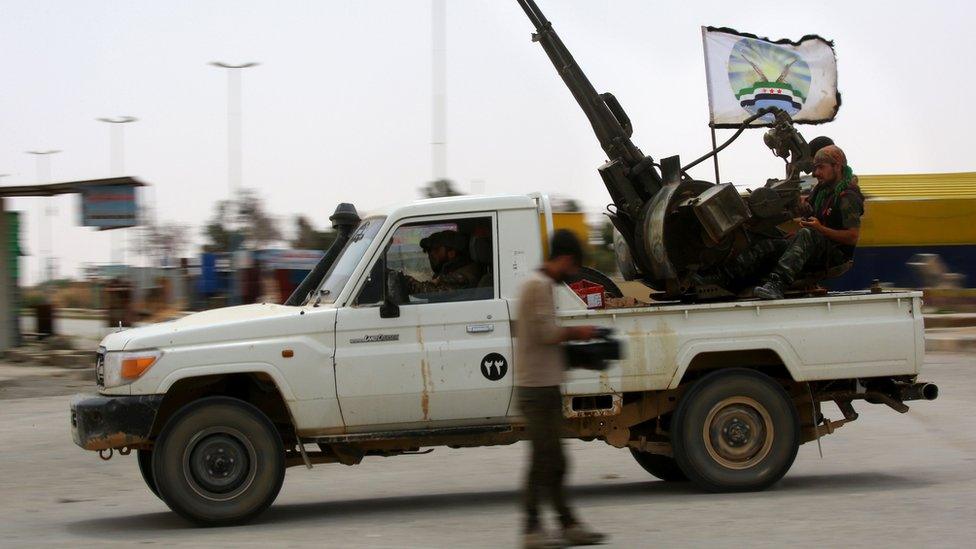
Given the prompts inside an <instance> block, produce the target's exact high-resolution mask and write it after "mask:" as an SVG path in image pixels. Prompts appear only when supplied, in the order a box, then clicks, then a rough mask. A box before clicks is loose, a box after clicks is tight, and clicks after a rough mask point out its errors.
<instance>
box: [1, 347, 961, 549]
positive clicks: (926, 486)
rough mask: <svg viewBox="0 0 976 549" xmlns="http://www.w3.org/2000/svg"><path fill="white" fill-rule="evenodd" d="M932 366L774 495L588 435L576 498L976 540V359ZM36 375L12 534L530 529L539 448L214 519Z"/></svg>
mask: <svg viewBox="0 0 976 549" xmlns="http://www.w3.org/2000/svg"><path fill="white" fill-rule="evenodd" d="M928 362H929V364H928V366H927V370H926V372H925V375H924V378H925V379H926V380H929V381H934V382H936V383H938V384H939V386H940V388H941V390H942V395H941V396H940V398H939V400H937V401H935V402H921V403H917V404H914V405H912V410H911V411H910V412H909V413H908V414H906V415H899V414H897V413H895V412H893V411H891V410H889V409H887V408H886V407H883V406H876V405H867V404H862V405H861V406H860V407H859V412H861V418H860V419H859V420H858V421H857V422H855V423H853V424H851V425H848V426H846V427H844V428H843V429H841V430H840V431H838V432H837V433H835V434H834V435H831V436H830V437H827V438H825V439H824V440H823V450H824V459H820V457H819V455H818V452H817V446H816V444H815V443H811V444H806V445H804V446H803V447H801V448H800V454H799V457H798V458H797V462H796V464H795V465H794V466H793V469H792V470H791V471H790V473H789V474H787V476H786V478H785V479H784V480H783V481H782V482H780V483H779V484H777V485H776V486H774V487H773V488H771V489H770V490H767V491H765V492H762V493H753V494H703V493H699V492H697V491H696V490H695V489H694V488H693V487H691V486H690V485H687V484H668V483H664V482H661V481H657V480H654V479H652V478H650V477H649V476H648V475H647V474H646V473H644V471H643V470H642V469H640V467H639V466H638V465H637V464H636V463H635V462H634V461H633V460H632V459H631V457H630V454H629V453H628V452H626V451H624V450H616V449H614V448H611V447H609V446H606V445H604V444H603V443H597V442H591V443H584V442H579V441H573V442H571V443H568V449H569V453H570V458H571V460H572V462H571V467H572V474H571V478H570V483H571V485H572V488H571V495H572V499H573V500H574V501H575V503H576V505H577V506H578V507H579V508H580V510H581V515H582V516H583V517H584V519H585V520H586V521H587V522H588V523H590V524H591V525H592V526H594V527H595V528H598V529H600V530H602V531H605V532H608V533H610V534H611V536H612V537H611V539H610V543H609V546H611V547H652V546H669V547H675V546H693V547H702V546H723V547H783V546H792V547H817V546H819V547H823V546H846V547H856V546H870V547H921V546H933V547H953V546H957V547H963V546H966V547H972V546H973V545H974V543H976V541H974V540H976V421H974V420H973V412H974V406H976V405H974V402H976V356H973V355H948V354H932V355H930V356H929V358H928ZM15 381H16V380H15ZM22 381H23V379H21V383H20V384H18V383H13V384H10V383H9V379H8V381H2V376H0V452H2V458H0V546H4V547H8V546H31V547H49V546H55V545H63V546H71V547H76V546H99V547H101V546H105V545H125V546H133V545H143V544H146V545H148V544H160V545H166V546H171V545H175V546H207V547H212V546H235V547H250V546H263V547H291V546H295V547H298V546H321V547H513V546H516V543H517V541H518V531H519V526H520V515H519V507H518V487H519V480H520V476H521V472H522V464H523V461H524V458H525V451H526V447H525V446H524V445H523V444H516V445H513V446H507V447H496V448H480V449H464V450H451V449H442V448H438V449H437V450H435V451H434V452H433V453H432V454H430V455H422V456H401V457H395V458H385V459H383V458H367V459H366V460H365V461H364V462H363V463H362V464H360V465H358V466H355V467H345V466H342V465H320V466H316V467H315V469H313V470H311V471H308V470H305V469H304V468H292V469H289V470H288V473H287V476H286V478H285V485H284V488H283V489H282V492H281V495H280V496H279V497H278V500H277V503H276V504H275V505H274V506H273V507H272V508H271V509H270V510H269V511H268V512H267V513H265V514H264V515H262V516H261V517H260V518H259V519H258V521H256V522H255V523H253V524H250V525H247V526H240V527H232V528H209V529H202V528H195V527H192V526H190V525H189V524H188V523H186V522H184V521H183V520H182V519H180V518H179V517H177V516H176V515H174V514H173V513H171V512H170V511H169V510H168V509H167V508H166V506H165V505H164V504H163V503H162V502H161V501H159V500H157V499H156V498H155V497H154V496H153V495H152V494H151V493H150V492H149V491H148V490H147V489H146V487H145V486H144V485H143V482H142V480H141V477H140V476H139V472H138V469H137V466H136V463H135V456H134V455H133V456H128V457H119V456H116V457H115V458H113V459H112V460H110V461H107V462H103V461H101V460H99V459H98V457H97V456H96V454H94V453H92V452H86V451H83V450H81V449H80V448H77V447H76V446H75V445H74V444H73V443H72V442H71V437H70V434H69V431H68V411H67V410H68V409H67V405H68V400H69V397H67V396H32V397H31V398H16V397H18V396H21V394H20V393H18V392H17V391H20V390H23V383H22ZM5 383H6V385H4V384H5ZM18 387H20V389H18ZM73 387H74V386H71V387H69V388H68V390H73ZM828 415H829V416H831V417H833V418H835V419H836V418H837V417H839V416H840V414H839V413H837V412H835V413H833V414H828Z"/></svg>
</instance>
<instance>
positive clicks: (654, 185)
mask: <svg viewBox="0 0 976 549" xmlns="http://www.w3.org/2000/svg"><path fill="white" fill-rule="evenodd" d="M517 1H518V3H519V6H521V7H522V10H523V11H525V14H526V15H527V16H528V18H529V20H530V21H531V22H532V25H533V26H534V27H535V29H536V34H535V35H533V40H534V41H537V42H539V44H540V45H541V46H542V49H543V50H544V51H545V52H546V55H547V56H548V57H549V60H550V61H551V62H552V64H553V66H554V67H555V68H556V72H558V73H559V76H560V77H561V78H562V79H563V82H565V84H566V87H568V88H569V91H570V92H571V93H572V94H573V98H574V99H576V102H577V103H578V104H579V106H580V108H581V109H582V110H583V114H585V115H586V118H587V120H589V122H590V125H591V126H592V127H593V132H594V133H595V134H596V137H597V140H598V141H599V142H600V146H601V147H602V148H603V150H604V152H605V153H606V154H607V157H608V158H609V159H610V160H611V161H615V160H616V161H621V162H622V163H623V165H624V166H625V167H626V170H624V172H625V173H626V178H627V181H618V182H616V184H615V186H617V187H622V186H626V187H629V189H627V190H626V191H622V190H621V189H619V188H618V189H609V190H610V194H611V196H621V195H633V194H634V193H636V194H637V195H638V196H639V197H640V199H641V200H643V201H647V200H650V198H651V197H652V196H653V195H654V194H655V193H656V192H657V190H658V189H660V187H661V177H660V176H659V175H658V173H657V172H656V171H654V170H653V169H649V167H650V166H651V165H652V164H653V161H651V160H649V157H645V155H644V153H642V152H641V150H640V149H639V148H637V146H636V145H634V143H633V142H632V141H631V140H630V136H631V134H632V132H633V129H632V127H631V122H630V119H629V118H628V117H627V115H626V113H624V110H623V108H622V107H621V106H620V103H619V102H618V101H617V99H616V98H615V97H614V96H613V95H612V94H609V93H607V94H599V93H597V91H596V90H595V89H594V88H593V85H592V84H591V83H590V81H589V79H587V78H586V74H584V73H583V69H581V68H580V66H579V64H578V63H577V62H576V60H575V59H574V58H573V56H572V54H571V53H570V52H569V50H568V49H567V48H566V45H565V44H564V43H563V41H562V40H561V39H560V38H559V35H558V34H556V31H555V30H553V28H552V23H550V22H549V20H548V19H546V17H545V15H543V13H542V10H540V9H539V6H538V5H537V4H536V3H535V0H517ZM634 168H638V169H636V170H635V169H634ZM617 206H618V207H623V208H624V209H626V210H628V213H629V214H630V215H631V217H636V214H637V212H636V211H634V210H633V206H634V205H633V204H629V205H625V204H617Z"/></svg>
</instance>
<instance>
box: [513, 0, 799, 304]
mask: <svg viewBox="0 0 976 549" xmlns="http://www.w3.org/2000/svg"><path fill="white" fill-rule="evenodd" d="M517 1H518V3H519V5H520V6H521V7H522V9H523V10H524V11H525V14H526V15H527V16H528V17H529V20H530V21H531V22H532V24H533V26H534V27H535V30H536V32H535V33H534V34H533V35H532V40H533V42H538V43H539V44H540V45H541V46H542V49H543V50H544V51H545V52H546V55H547V56H548V57H549V59H550V61H552V64H553V66H554V67H555V68H556V71H557V72H558V73H559V76H560V77H562V79H563V82H565V83H566V86H567V87H568V88H569V90H570V92H571V93H572V94H573V97H574V98H575V99H576V102H577V103H578V104H579V106H580V108H581V109H582V110H583V113H584V114H585V115H586V117H587V119H588V120H589V122H590V125H591V126H592V127H593V131H594V133H595V134H596V137H597V140H598V141H599V142H600V146H601V147H602V148H603V150H604V152H605V153H606V154H607V158H608V160H607V161H606V162H605V163H604V164H603V165H602V166H600V167H599V168H598V169H597V171H598V172H599V174H600V177H601V178H602V179H603V183H604V185H606V187H607V191H608V192H609V193H610V198H611V200H612V201H613V202H612V204H610V205H608V207H607V210H608V212H607V216H608V217H609V218H610V221H611V222H612V223H613V226H614V228H615V229H616V232H617V233H618V234H617V235H615V238H616V242H615V244H616V245H615V246H614V248H615V250H616V252H617V263H618V266H619V267H620V272H621V274H622V275H623V276H624V278H626V279H627V280H640V281H641V282H643V283H644V284H646V285H647V286H649V287H651V288H653V289H655V290H660V291H662V292H664V295H665V297H667V298H677V297H682V296H700V297H704V296H708V295H714V293H715V292H714V291H713V289H712V290H705V289H703V288H696V287H695V282H694V280H695V277H693V276H692V275H694V274H695V273H698V272H702V271H706V270H708V269H710V268H713V267H716V266H718V265H721V264H722V263H723V262H725V261H728V260H730V259H732V258H733V257H735V255H737V254H738V253H739V252H740V251H742V250H743V249H745V248H746V247H747V246H748V244H749V243H750V242H751V241H752V240H754V239H757V238H775V237H778V236H782V234H781V232H780V231H779V229H777V225H779V224H780V223H782V222H784V221H786V220H788V219H791V218H793V217H796V214H797V213H798V211H797V210H798V208H799V198H800V179H799V177H800V173H801V172H810V171H811V170H812V169H813V166H812V159H811V156H810V148H809V146H808V145H807V142H806V140H805V139H804V138H803V136H801V135H800V133H799V132H798V131H797V130H796V129H795V128H794V127H793V121H792V119H791V118H790V116H789V115H788V114H787V113H786V112H784V111H782V110H779V109H776V108H775V107H767V108H764V109H760V110H759V111H758V112H757V113H756V114H755V115H753V116H752V117H750V118H748V119H746V120H745V121H744V122H743V125H742V127H740V128H739V130H738V131H736V133H735V134H734V135H733V136H732V137H731V138H729V139H728V140H727V141H726V142H725V143H723V144H722V145H720V146H718V147H716V148H714V149H713V150H712V151H710V152H708V153H706V154H705V155H704V156H702V157H700V158H698V159H697V160H695V161H693V162H691V163H690V164H687V165H685V166H682V165H681V161H680V158H679V157H678V156H671V157H667V158H662V159H661V161H660V162H656V161H655V160H654V159H653V158H652V157H651V156H648V155H645V154H644V153H643V152H641V150H640V149H639V148H638V147H637V146H636V145H635V144H634V143H633V141H631V136H632V135H633V125H632V123H631V121H630V118H629V117H628V116H627V114H626V113H625V112H624V110H623V107H621V105H620V102H619V101H617V99H616V97H614V96H613V94H611V93H597V91H596V90H595V89H594V87H593V85H592V84H591V83H590V81H589V80H588V79H587V78H586V75H585V74H584V73H583V70H582V69H581V68H580V66H579V65H578V64H577V63H576V60H575V59H573V56H572V55H571V54H570V52H569V50H568V49H567V48H566V46H565V44H563V42H562V40H561V39H560V38H559V36H558V35H557V34H556V31H555V30H553V27H552V23H550V22H549V21H548V20H547V19H546V18H545V16H544V15H543V14H542V11H541V10H539V7H538V6H537V5H536V3H535V0H517ZM761 117H767V118H769V117H772V118H773V121H772V123H771V127H770V129H769V130H768V131H767V132H766V134H765V136H764V142H765V143H766V145H767V146H768V147H769V148H770V149H772V151H773V153H774V154H775V155H776V156H778V157H781V158H783V159H784V161H785V162H786V177H785V178H784V179H770V180H769V181H767V182H766V184H765V185H764V186H763V187H761V188H759V189H756V190H754V191H752V192H751V193H749V194H748V195H746V196H745V197H743V196H740V194H739V192H738V191H737V190H736V188H735V186H734V185H732V184H731V183H725V184H719V183H712V182H709V181H701V180H696V179H693V178H692V177H691V176H690V175H688V170H689V169H691V168H692V167H694V166H696V165H698V164H699V163H701V162H702V161H704V160H706V159H708V158H710V157H712V156H713V155H715V154H717V153H718V152H719V151H721V150H722V149H724V148H725V147H727V146H728V145H729V144H730V143H732V141H734V140H735V139H737V138H738V137H739V136H740V135H741V134H742V132H743V131H744V130H745V128H746V127H747V126H748V124H749V123H751V122H753V121H754V120H756V119H759V118H761ZM617 237H619V238H617ZM703 290H705V291H703ZM718 293H722V292H721V291H720V292H718Z"/></svg>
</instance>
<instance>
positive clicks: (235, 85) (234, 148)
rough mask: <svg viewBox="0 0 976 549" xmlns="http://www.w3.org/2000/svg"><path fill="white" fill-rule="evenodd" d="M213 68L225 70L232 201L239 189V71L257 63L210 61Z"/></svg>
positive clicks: (229, 182) (228, 169)
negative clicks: (236, 63) (233, 63)
mask: <svg viewBox="0 0 976 549" xmlns="http://www.w3.org/2000/svg"><path fill="white" fill-rule="evenodd" d="M210 64H211V65H213V66H214V67H219V68H222V69H227V192H228V193H229V194H230V199H231V200H234V197H235V196H236V195H237V193H238V191H240V188H241V181H242V172H243V169H242V166H241V154H242V153H241V150H242V140H243V139H242V136H241V134H242V132H243V127H242V123H241V119H242V112H241V70H243V69H248V68H251V67H256V66H258V63H255V62H250V63H242V64H240V65H232V64H230V63H224V62H222V61H212V62H211V63H210Z"/></svg>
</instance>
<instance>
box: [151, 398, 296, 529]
mask: <svg viewBox="0 0 976 549" xmlns="http://www.w3.org/2000/svg"><path fill="white" fill-rule="evenodd" d="M284 454H285V452H284V448H283V447H282V443H281V437H280V436H279V435H278V432H277V430H276V429H275V427H274V425H273V424H272V423H271V421H270V420H269V419H268V417H267V416H265V415H264V414H263V413H262V412H261V411H260V410H258V409H257V408H255V407H254V406H252V405H250V404H248V403H246V402H243V401H240V400H237V399H233V398H226V397H210V398H205V399H202V400H199V401H197V402H194V403H192V404H188V405H187V406H185V407H184V408H183V409H181V410H180V411H179V412H177V413H176V414H175V415H174V416H173V417H172V418H171V419H170V420H169V421H168V422H167V423H166V426H165V427H164V428H163V431H162V432H161V433H160V435H159V438H158V439H157V441H156V446H155V448H154V450H153V456H152V468H153V473H154V478H155V480H156V487H157V488H158V489H159V495H160V497H162V499H163V501H165V502H166V504H167V505H168V506H169V507H170V509H172V510H173V511H175V512H177V513H179V514H180V515H182V516H183V517H185V518H187V519H190V520H192V521H194V522H197V523H200V524H204V525H208V526H216V525H225V524H239V523H243V522H247V521H248V520H250V519H252V518H254V517H255V516H257V515H258V514H260V513H261V512H263V511H264V510H265V509H267V508H268V506H270V505H271V503H272V502H273V501H274V499H275V498H276V497H277V496H278V491H279V490H280V489H281V483H282V481H283V480H284V477H285V459H284Z"/></svg>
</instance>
